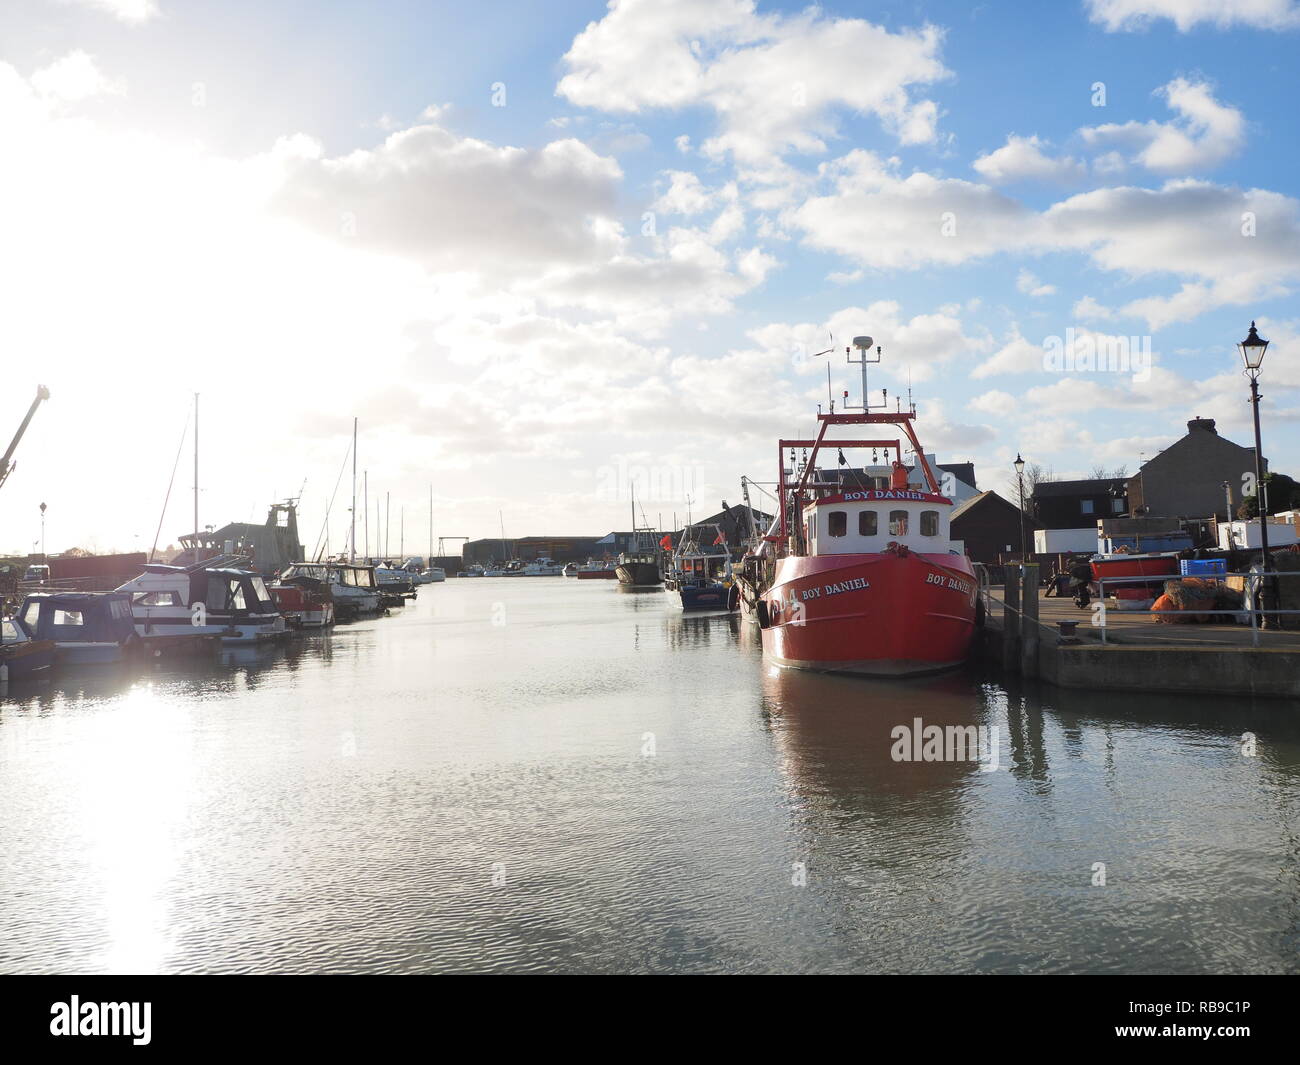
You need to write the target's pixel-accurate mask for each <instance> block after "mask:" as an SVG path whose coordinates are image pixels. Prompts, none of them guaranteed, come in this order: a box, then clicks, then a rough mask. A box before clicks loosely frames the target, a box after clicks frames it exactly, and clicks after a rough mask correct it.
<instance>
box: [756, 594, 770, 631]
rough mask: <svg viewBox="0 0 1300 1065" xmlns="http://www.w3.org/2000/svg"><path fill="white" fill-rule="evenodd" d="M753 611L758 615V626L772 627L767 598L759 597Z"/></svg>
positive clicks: (761, 627) (763, 627)
mask: <svg viewBox="0 0 1300 1065" xmlns="http://www.w3.org/2000/svg"><path fill="white" fill-rule="evenodd" d="M754 612H755V613H756V614H757V615H758V627H759V628H760V629H770V628H771V627H772V615H771V613H770V612H769V610H768V608H767V600H766V599H760V600H759V601H758V604H757V606H756V607H755V609H754Z"/></svg>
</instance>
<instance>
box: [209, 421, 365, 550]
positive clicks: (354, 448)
mask: <svg viewBox="0 0 1300 1065" xmlns="http://www.w3.org/2000/svg"><path fill="white" fill-rule="evenodd" d="M197 435H198V434H197V433H196V434H195V436H196V437H197ZM356 560H357V419H356V418H355V417H354V418H353V419H352V539H351V542H350V543H349V545H348V561H349V562H355V561H356Z"/></svg>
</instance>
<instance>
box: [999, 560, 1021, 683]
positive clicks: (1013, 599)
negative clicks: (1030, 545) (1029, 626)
mask: <svg viewBox="0 0 1300 1065" xmlns="http://www.w3.org/2000/svg"><path fill="white" fill-rule="evenodd" d="M1002 572H1003V573H1005V574H1006V579H1005V581H1004V583H1003V586H1002V603H1003V605H1002V668H1003V669H1005V670H1006V671H1007V672H1008V673H1011V672H1014V671H1015V670H1017V669H1019V668H1020V567H1019V566H1004V567H1003V570H1002Z"/></svg>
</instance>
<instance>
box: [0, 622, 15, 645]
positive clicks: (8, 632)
mask: <svg viewBox="0 0 1300 1065" xmlns="http://www.w3.org/2000/svg"><path fill="white" fill-rule="evenodd" d="M0 629H3V631H4V642H5V643H17V642H18V626H17V625H15V624H14V623H13V622H12V621H5V622H2V623H0Z"/></svg>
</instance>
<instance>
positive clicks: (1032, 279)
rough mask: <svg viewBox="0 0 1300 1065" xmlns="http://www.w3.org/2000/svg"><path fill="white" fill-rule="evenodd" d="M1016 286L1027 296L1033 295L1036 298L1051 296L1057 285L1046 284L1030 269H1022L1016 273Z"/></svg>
mask: <svg viewBox="0 0 1300 1065" xmlns="http://www.w3.org/2000/svg"><path fill="white" fill-rule="evenodd" d="M1016 288H1018V289H1019V290H1020V291H1021V292H1023V293H1024V294H1025V295H1026V296H1032V297H1034V298H1035V299H1037V298H1039V297H1040V296H1050V295H1052V294H1053V293H1054V292H1055V291H1056V286H1055V285H1045V284H1043V283H1042V281H1040V280H1039V279H1038V278H1037V277H1036V276H1035V275H1034V274H1032V273H1031V272H1030V271H1028V270H1021V271H1020V273H1019V274H1017V275H1016Z"/></svg>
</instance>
